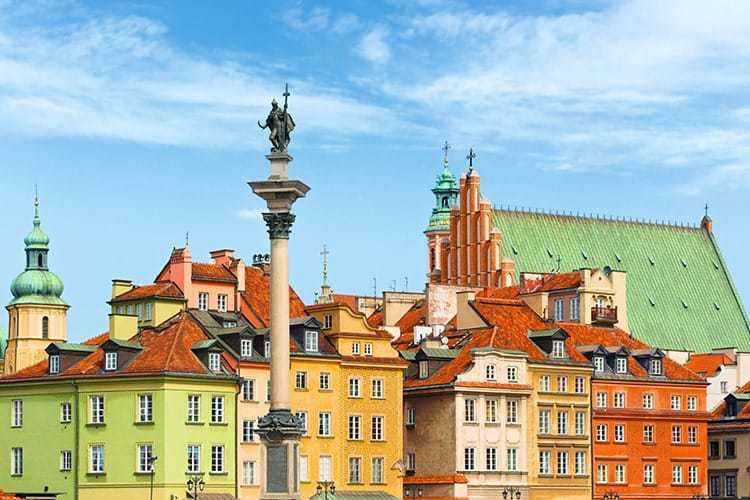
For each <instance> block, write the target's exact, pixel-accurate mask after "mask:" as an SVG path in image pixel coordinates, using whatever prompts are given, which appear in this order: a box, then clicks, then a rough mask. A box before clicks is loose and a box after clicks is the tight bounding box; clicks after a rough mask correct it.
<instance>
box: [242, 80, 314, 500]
mask: <svg viewBox="0 0 750 500" xmlns="http://www.w3.org/2000/svg"><path fill="white" fill-rule="evenodd" d="M288 97H289V89H288V86H287V89H286V90H285V92H284V108H283V109H280V108H279V106H278V104H277V103H276V100H275V99H274V100H273V102H272V103H271V112H270V113H269V115H268V118H267V119H266V124H265V126H264V125H262V124H260V123H259V125H260V126H261V128H264V129H266V128H267V129H268V130H269V131H270V137H269V139H270V140H271V144H272V145H273V147H272V148H271V153H270V154H268V155H266V158H267V159H268V161H269V162H270V164H271V165H270V167H271V169H270V170H271V175H270V176H269V177H268V179H267V180H265V181H254V182H249V183H248V184H249V185H250V187H251V188H252V190H253V192H254V193H255V194H256V195H258V196H260V197H261V198H263V199H264V200H265V201H266V205H267V207H268V211H267V212H265V213H263V220H264V221H265V222H266V225H267V226H268V235H269V237H270V240H271V317H270V320H271V409H270V412H269V413H268V414H267V415H265V416H264V417H263V418H261V419H260V421H259V422H258V434H259V435H260V437H261V441H262V443H263V445H264V446H263V449H264V453H263V463H264V469H265V481H264V482H263V484H262V491H261V498H263V499H269V500H281V499H299V498H300V493H299V471H298V470H297V467H298V456H299V438H300V435H301V434H302V429H301V427H300V423H299V422H298V421H297V419H296V417H295V416H294V415H293V414H292V412H291V408H290V404H289V234H290V233H291V228H292V224H293V223H294V214H292V212H291V210H292V205H293V204H294V202H295V201H296V200H297V199H298V198H302V197H304V196H305V194H306V193H307V192H308V191H309V190H310V187H309V186H307V185H306V184H305V183H304V182H302V181H299V180H290V179H289V176H288V169H289V162H290V161H292V157H291V156H290V155H289V153H288V152H287V146H288V145H289V139H290V133H291V131H292V130H293V129H294V120H293V119H292V117H291V115H290V114H289V113H288V111H287V98H288Z"/></svg>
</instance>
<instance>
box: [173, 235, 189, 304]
mask: <svg viewBox="0 0 750 500" xmlns="http://www.w3.org/2000/svg"><path fill="white" fill-rule="evenodd" d="M169 280H170V281H172V282H173V283H174V284H175V285H177V286H178V287H180V290H182V293H183V294H184V295H185V298H186V299H188V303H190V300H191V298H192V296H193V295H192V284H193V256H192V255H191V254H190V249H189V248H188V247H185V248H175V249H174V250H172V255H171V256H170V257H169Z"/></svg>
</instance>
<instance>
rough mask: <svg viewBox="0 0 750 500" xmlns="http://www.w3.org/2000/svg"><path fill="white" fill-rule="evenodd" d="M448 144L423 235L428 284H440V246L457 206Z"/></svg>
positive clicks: (433, 191) (455, 185)
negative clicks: (425, 242) (425, 241)
mask: <svg viewBox="0 0 750 500" xmlns="http://www.w3.org/2000/svg"><path fill="white" fill-rule="evenodd" d="M448 149H450V146H448V143H447V142H446V143H445V146H443V153H444V157H443V172H442V173H441V174H440V175H438V176H437V180H436V181H435V187H433V188H432V193H433V194H434V195H435V206H434V207H433V209H432V214H431V215H430V222H429V223H428V224H427V229H425V231H424V234H425V236H426V237H427V277H428V281H429V282H430V283H438V282H440V277H441V275H442V268H441V265H440V264H441V261H442V259H441V254H440V251H441V246H442V244H443V242H447V241H448V238H449V236H450V222H451V210H452V209H453V208H455V207H456V206H458V184H457V183H456V178H455V177H454V176H453V173H452V172H451V171H450V169H449V168H448Z"/></svg>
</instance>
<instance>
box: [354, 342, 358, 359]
mask: <svg viewBox="0 0 750 500" xmlns="http://www.w3.org/2000/svg"><path fill="white" fill-rule="evenodd" d="M352 354H353V355H355V356H359V342H352Z"/></svg>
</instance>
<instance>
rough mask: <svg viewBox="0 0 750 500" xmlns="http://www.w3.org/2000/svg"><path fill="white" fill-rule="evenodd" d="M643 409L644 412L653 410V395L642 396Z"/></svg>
mask: <svg viewBox="0 0 750 500" xmlns="http://www.w3.org/2000/svg"><path fill="white" fill-rule="evenodd" d="M643 408H644V409H646V410H653V409H654V395H653V394H651V393H648V392H647V393H646V394H644V395H643Z"/></svg>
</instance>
